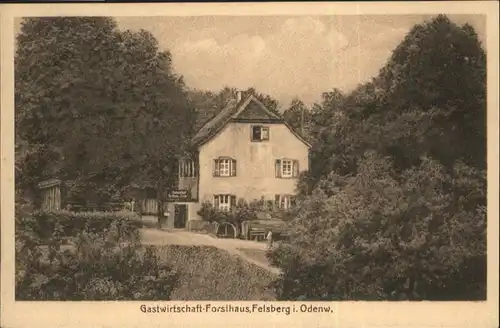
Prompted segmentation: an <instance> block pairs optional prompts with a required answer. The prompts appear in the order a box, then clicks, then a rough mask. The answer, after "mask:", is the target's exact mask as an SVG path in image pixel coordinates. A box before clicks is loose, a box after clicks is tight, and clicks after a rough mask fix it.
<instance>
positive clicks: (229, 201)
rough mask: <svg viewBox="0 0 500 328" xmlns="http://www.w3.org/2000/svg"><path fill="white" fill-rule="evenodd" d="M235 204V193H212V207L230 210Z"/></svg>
mask: <svg viewBox="0 0 500 328" xmlns="http://www.w3.org/2000/svg"><path fill="white" fill-rule="evenodd" d="M235 205H236V196H235V195H214V208H215V209H217V210H219V211H230V210H231V208H232V207H233V206H235Z"/></svg>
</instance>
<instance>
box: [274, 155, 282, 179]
mask: <svg viewBox="0 0 500 328" xmlns="http://www.w3.org/2000/svg"><path fill="white" fill-rule="evenodd" d="M275 171H276V177H277V178H281V159H277V160H276V162H275Z"/></svg>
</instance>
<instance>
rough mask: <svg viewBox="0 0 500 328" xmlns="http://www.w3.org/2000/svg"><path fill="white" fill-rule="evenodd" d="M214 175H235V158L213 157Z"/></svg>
mask: <svg viewBox="0 0 500 328" xmlns="http://www.w3.org/2000/svg"><path fill="white" fill-rule="evenodd" d="M213 173H214V174H213V175H214V177H234V176H236V160H235V159H232V158H229V157H219V158H216V159H214V170H213Z"/></svg>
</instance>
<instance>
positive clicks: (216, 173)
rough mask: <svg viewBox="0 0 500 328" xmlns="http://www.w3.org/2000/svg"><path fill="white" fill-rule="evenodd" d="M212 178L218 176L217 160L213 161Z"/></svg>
mask: <svg viewBox="0 0 500 328" xmlns="http://www.w3.org/2000/svg"><path fill="white" fill-rule="evenodd" d="M213 176H214V177H218V176H219V160H218V159H214V167H213Z"/></svg>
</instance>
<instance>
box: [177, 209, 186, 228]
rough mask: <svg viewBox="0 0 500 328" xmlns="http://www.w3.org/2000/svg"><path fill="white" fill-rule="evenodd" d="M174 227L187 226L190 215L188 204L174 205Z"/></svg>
mask: <svg viewBox="0 0 500 328" xmlns="http://www.w3.org/2000/svg"><path fill="white" fill-rule="evenodd" d="M174 206H175V207H174V228H185V227H186V221H187V216H188V209H187V205H179V204H176V205H174Z"/></svg>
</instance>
